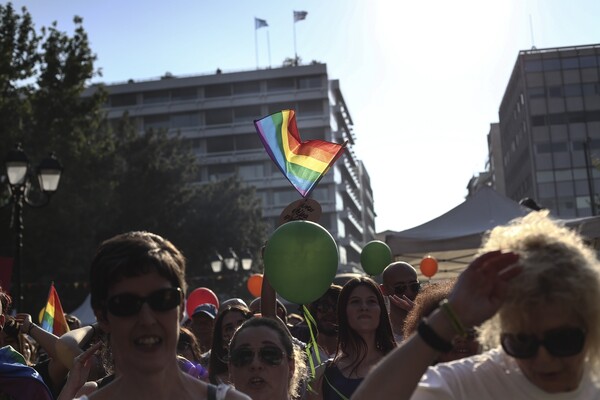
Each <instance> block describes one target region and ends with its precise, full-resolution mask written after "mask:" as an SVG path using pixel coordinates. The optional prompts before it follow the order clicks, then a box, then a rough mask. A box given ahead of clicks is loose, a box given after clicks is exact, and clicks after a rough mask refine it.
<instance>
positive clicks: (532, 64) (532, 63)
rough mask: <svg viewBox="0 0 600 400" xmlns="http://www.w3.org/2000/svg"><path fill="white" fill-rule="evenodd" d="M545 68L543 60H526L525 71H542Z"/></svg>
mask: <svg viewBox="0 0 600 400" xmlns="http://www.w3.org/2000/svg"><path fill="white" fill-rule="evenodd" d="M542 70H543V67H542V60H526V61H525V72H540V71H542Z"/></svg>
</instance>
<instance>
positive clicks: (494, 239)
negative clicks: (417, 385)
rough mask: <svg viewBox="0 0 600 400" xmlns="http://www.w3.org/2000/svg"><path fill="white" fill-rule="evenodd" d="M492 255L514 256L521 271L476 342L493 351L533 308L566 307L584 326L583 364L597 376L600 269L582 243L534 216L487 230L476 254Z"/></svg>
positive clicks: (545, 218)
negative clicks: (503, 336)
mask: <svg viewBox="0 0 600 400" xmlns="http://www.w3.org/2000/svg"><path fill="white" fill-rule="evenodd" d="M494 250H502V251H511V252H514V253H517V254H519V261H518V262H519V264H520V265H521V266H522V267H523V271H522V272H521V274H519V275H518V276H517V277H516V278H514V279H513V280H512V281H511V282H510V284H509V287H508V290H507V294H506V300H505V301H504V303H503V305H502V307H501V308H500V310H499V312H498V313H497V314H496V315H495V316H494V317H493V318H491V319H490V320H489V321H487V322H485V323H484V324H483V325H482V326H481V328H480V330H479V331H480V332H479V333H480V337H479V341H480V343H481V344H482V345H484V347H486V348H492V347H496V346H498V345H499V342H500V333H501V332H502V331H503V330H505V329H507V328H509V329H511V328H512V329H514V328H519V327H523V326H526V324H527V321H530V320H531V315H532V312H534V310H535V309H536V307H539V306H541V305H548V304H550V305H557V306H561V307H565V308H566V309H567V310H568V311H569V312H571V313H573V314H574V315H576V316H577V317H578V319H579V320H580V321H581V322H582V324H583V326H584V327H585V329H586V332H587V335H586V348H587V361H588V363H589V364H590V366H591V371H596V375H600V372H598V371H600V264H599V263H598V260H597V258H596V254H595V252H594V251H593V250H592V249H591V248H590V247H589V246H588V245H587V244H586V243H585V242H584V239H583V238H582V237H581V236H580V235H579V234H578V233H577V232H575V231H573V230H571V229H569V228H567V227H565V226H564V225H562V224H560V223H559V222H557V221H554V220H552V219H551V218H550V217H549V216H548V212H547V211H538V212H531V213H530V214H528V215H527V216H525V217H523V218H518V219H516V220H513V221H511V222H510V223H509V224H508V225H505V226H500V227H497V228H494V229H493V230H491V231H490V232H489V233H488V234H487V235H486V238H485V239H484V244H483V245H482V247H481V248H480V249H479V251H478V255H481V254H484V253H487V252H489V251H494Z"/></svg>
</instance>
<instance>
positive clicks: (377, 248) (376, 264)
mask: <svg viewBox="0 0 600 400" xmlns="http://www.w3.org/2000/svg"><path fill="white" fill-rule="evenodd" d="M391 262H392V250H391V249H390V247H389V246H388V245H387V244H385V243H384V242H382V241H381V240H372V241H370V242H369V243H367V244H366V245H365V247H363V249H362V251H361V253H360V264H361V265H362V268H363V269H364V270H365V272H366V273H367V274H369V275H379V274H380V273H382V272H383V270H384V269H385V267H387V266H388V265H390V263H391Z"/></svg>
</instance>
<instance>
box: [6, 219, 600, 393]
mask: <svg viewBox="0 0 600 400" xmlns="http://www.w3.org/2000/svg"><path fill="white" fill-rule="evenodd" d="M185 269H186V264H185V258H184V255H183V254H182V253H181V252H180V251H179V250H178V249H177V247H175V246H174V245H173V243H171V242H170V241H169V240H167V239H165V238H162V237H160V236H158V235H155V234H152V233H149V232H129V233H124V234H120V235H117V236H115V237H113V238H110V239H108V240H106V241H104V242H103V243H101V244H100V245H99V248H98V250H97V253H96V255H95V256H94V258H93V259H92V262H91V270H90V288H91V304H92V308H93V310H94V314H95V316H96V320H97V322H95V323H94V324H92V325H86V326H79V325H78V321H77V320H76V319H73V318H70V320H69V323H70V325H71V330H70V331H69V332H67V333H66V334H64V335H62V336H60V337H57V336H55V335H53V334H52V333H49V332H47V331H45V330H44V329H42V328H41V327H40V326H38V325H37V324H35V323H34V322H33V320H32V318H31V316H30V315H28V314H23V313H17V312H11V298H10V296H9V295H8V294H7V293H6V292H5V291H3V290H1V289H0V398H2V399H5V398H6V399H41V400H57V399H58V400H72V399H80V400H98V399H100V400H102V399H128V400H130V399H227V400H234V399H250V398H251V399H255V400H263V399H265V400H266V399H273V400H313V399H323V400H330V399H331V400H334V399H343V400H347V399H356V400H367V399H368V400H371V399H417V400H420V399H482V398H485V399H507V398H527V399H561V400H568V399H600V264H599V261H598V259H597V254H596V252H595V250H594V249H593V248H592V247H591V246H590V245H589V244H588V243H586V242H585V240H584V238H582V237H581V236H580V235H578V233H576V232H574V231H572V230H570V229H568V228H566V227H564V226H562V225H561V224H560V223H558V222H556V221H554V220H552V219H551V218H550V217H549V216H548V214H547V212H545V211H540V212H533V213H530V214H529V215H527V216H526V217H523V218H520V219H517V220H514V221H512V222H511V223H509V224H508V225H506V226H500V227H497V228H495V229H493V230H491V231H490V232H488V233H487V234H486V236H485V237H484V239H483V243H482V245H481V248H480V249H479V251H478V254H477V255H476V256H475V257H474V260H473V261H472V262H471V263H470V264H469V265H468V266H467V267H466V269H465V270H464V271H463V272H462V273H461V274H460V275H459V276H458V277H456V278H453V279H447V280H438V281H427V282H420V281H419V279H418V274H417V271H416V270H415V268H414V267H413V266H411V265H410V264H407V263H404V262H393V263H391V264H390V265H388V266H387V267H386V269H385V270H384V271H383V273H382V276H381V282H382V283H381V285H380V284H378V283H377V282H376V281H375V280H373V279H371V278H369V277H357V278H353V279H351V280H349V281H348V282H347V283H345V284H344V285H343V286H338V285H335V284H331V286H330V288H329V289H328V290H327V291H326V292H325V293H324V294H323V295H322V296H321V297H320V298H318V299H315V300H314V301H313V302H312V303H310V304H306V305H305V306H306V307H305V308H304V310H306V315H303V316H300V317H298V316H294V318H293V319H292V318H290V317H291V316H290V315H288V312H287V310H286V308H285V306H284V305H283V304H282V303H281V302H280V301H279V300H278V299H277V294H276V293H275V291H274V289H273V288H272V287H271V286H270V284H269V282H268V280H267V279H266V277H265V278H263V288H262V294H261V297H260V298H258V299H255V300H254V301H252V302H251V303H250V304H249V305H248V304H246V302H245V301H244V300H242V299H238V298H233V299H220V300H221V303H220V306H219V307H217V306H216V305H214V304H211V303H205V304H200V305H198V306H197V307H195V309H194V310H193V312H190V314H191V315H186V313H185V312H184V309H185V307H184V303H185V299H186V293H187V284H186V281H185Z"/></svg>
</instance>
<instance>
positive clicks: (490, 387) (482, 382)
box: [411, 348, 600, 400]
mask: <svg viewBox="0 0 600 400" xmlns="http://www.w3.org/2000/svg"><path fill="white" fill-rule="evenodd" d="M433 399H435V400H440V399H457V400H458V399H491V400H495V399H497V400H506V399H533V400H547V399H551V400H573V399H586V400H587V399H600V386H599V385H598V383H595V382H593V381H592V379H591V377H590V373H589V371H588V370H587V369H586V371H585V373H584V376H583V378H582V381H581V384H580V385H579V387H578V388H577V389H576V390H574V391H572V392H562V393H547V392H544V391H543V390H542V389H540V388H538V387H537V386H535V385H534V384H532V383H531V382H530V381H529V380H528V379H527V378H526V377H525V375H523V373H522V372H521V370H520V369H519V367H518V365H517V364H516V362H515V361H514V359H512V358H510V357H508V356H506V355H505V354H504V351H502V350H501V349H500V348H497V349H494V350H490V351H488V352H486V353H483V354H480V355H477V356H473V357H469V358H463V359H460V360H456V361H452V362H450V363H441V364H438V365H435V366H432V367H429V369H428V370H427V372H426V373H425V375H423V377H422V378H421V381H420V382H419V385H418V387H417V389H416V390H415V392H414V393H413V396H412V397H411V400H433Z"/></svg>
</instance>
